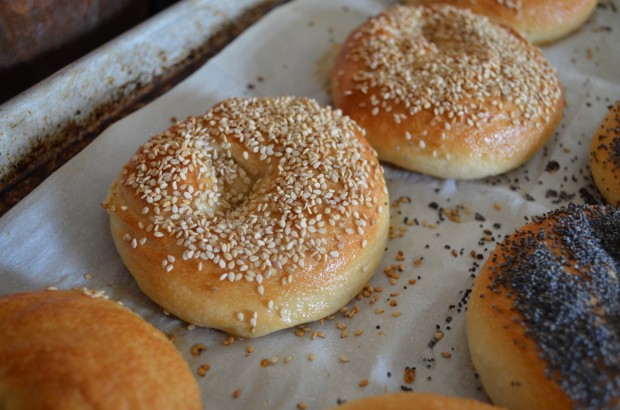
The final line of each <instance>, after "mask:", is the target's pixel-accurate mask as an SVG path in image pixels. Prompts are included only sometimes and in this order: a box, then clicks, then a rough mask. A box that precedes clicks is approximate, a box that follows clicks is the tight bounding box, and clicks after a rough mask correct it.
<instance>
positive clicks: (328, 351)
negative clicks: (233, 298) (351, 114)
mask: <svg viewBox="0 0 620 410" xmlns="http://www.w3.org/2000/svg"><path fill="white" fill-rule="evenodd" d="M391 3H392V2H391V1H382V0H363V1H361V0H355V1H353V0H352V1H344V0H326V1H323V0H305V1H304V0H299V1H295V2H292V3H289V4H287V5H285V6H283V7H280V8H278V9H276V10H274V11H273V12H271V13H270V14H268V15H267V16H266V17H264V18H263V19H262V20H261V21H260V22H259V23H258V24H256V25H254V26H253V27H251V28H250V29H248V30H247V31H246V32H245V33H244V34H243V35H242V36H240V37H239V38H238V39H237V40H235V41H234V42H233V43H232V44H231V45H230V46H229V47H227V48H226V49H225V50H224V51H223V52H221V53H220V54H219V55H218V56H217V57H216V58H214V59H212V60H211V61H210V62H209V63H208V64H207V65H205V66H204V67H203V68H202V69H200V70H199V71H198V72H196V73H195V74H194V75H192V76H191V77H190V78H188V79H187V80H186V81H184V82H183V83H181V84H180V85H179V86H177V87H176V88H174V89H173V90H171V91H170V92H169V93H167V94H165V95H164V96H162V97H161V98H159V99H157V100H156V101H154V102H153V103H151V104H149V105H148V106H146V107H145V108H143V109H141V110H140V111H138V112H136V113H134V114H132V115H131V116H129V117H127V118H125V119H124V120H122V121H120V122H118V123H117V124H115V125H113V126H112V127H110V128H109V129H108V130H107V131H106V132H104V133H103V134H102V135H101V136H100V137H99V138H97V139H96V140H95V141H94V142H93V143H92V144H91V145H90V146H89V147H88V148H87V149H85V150H84V151H83V152H82V153H81V154H79V155H78V156H77V157H75V158H74V159H73V160H71V161H70V162H69V163H67V164H66V165H65V166H64V167H63V168H61V169H60V170H59V171H58V172H56V173H55V174H53V175H52V176H51V177H50V178H49V179H48V180H47V181H46V182H45V183H44V184H42V185H41V186H40V187H39V188H37V189H36V190H35V191H34V192H33V193H32V194H31V195H29V196H28V197H27V198H26V199H24V200H23V201H22V202H21V203H20V204H19V205H18V206H16V207H15V208H13V209H12V210H11V211H9V212H8V213H7V214H6V215H5V216H4V217H3V218H2V219H0V249H2V258H0V275H1V279H0V293H2V294H8V293H12V292H18V291H29V290H38V289H43V288H46V287H48V286H55V287H58V288H71V287H87V288H90V289H101V290H104V291H105V292H106V294H107V295H108V296H109V297H110V298H112V299H115V300H120V301H122V302H123V303H124V304H125V305H126V306H128V307H130V308H132V309H134V310H135V311H137V312H138V313H139V314H141V315H142V316H143V317H145V318H146V319H147V320H148V321H149V322H151V323H152V324H154V325H155V326H156V327H158V328H159V329H161V330H162V331H163V332H165V333H166V334H168V335H171V336H173V337H174V343H175V345H176V346H177V347H178V349H179V351H180V352H181V354H182V355H183V357H184V358H185V359H186V360H187V361H188V362H189V364H190V367H191V369H192V371H193V372H194V374H195V376H196V378H197V380H198V383H199V385H200V388H201V391H202V394H203V400H204V403H205V406H206V407H208V408H230V409H232V408H240V409H241V408H244V409H245V408H278V409H280V408H296V406H299V407H304V405H303V404H300V403H304V404H306V405H307V407H308V408H312V409H322V408H327V407H330V406H335V405H336V404H337V403H338V402H342V401H347V400H351V399H354V398H358V397H362V396H367V395H372V394H380V393H384V392H395V391H402V390H414V391H430V392H438V393H444V394H449V395H455V396H465V397H472V398H478V399H481V400H487V398H486V396H485V394H484V392H483V391H482V389H481V387H480V385H479V382H478V380H477V379H476V377H475V371H474V369H473V368H472V365H471V362H470V359H469V355H468V350H467V342H466V339H465V333H464V324H465V314H464V312H465V311H464V306H463V302H464V300H466V297H467V289H468V288H469V287H470V286H471V283H472V281H473V278H472V277H473V275H474V274H475V273H476V272H477V267H478V266H479V265H481V264H482V262H483V259H484V257H485V256H486V255H488V253H489V252H490V251H491V250H492V249H493V247H494V243H495V241H498V240H500V239H501V238H502V237H503V236H504V235H505V234H508V233H510V232H511V231H512V230H513V229H515V228H517V227H518V226H520V225H522V224H523V222H524V218H526V217H530V216H532V215H536V214H540V213H542V212H545V211H547V210H550V209H553V208H556V207H559V206H561V205H565V204H567V203H568V201H569V200H572V201H574V202H578V203H583V202H584V201H597V200H599V197H598V196H597V194H596V190H595V189H594V187H593V185H592V181H591V177H590V173H589V169H588V166H587V151H588V147H589V144H590V140H591V136H592V133H593V132H594V130H595V129H596V128H597V126H598V124H599V122H600V120H601V118H602V117H603V115H604V114H605V112H606V110H607V106H608V105H609V104H611V103H612V102H613V101H614V100H615V99H616V98H620V78H619V76H620V74H619V73H620V61H619V59H620V57H619V56H620V41H619V40H620V24H619V21H620V20H619V19H618V13H617V11H616V8H615V7H614V3H613V2H610V1H607V2H602V3H601V4H600V5H599V7H598V8H597V10H596V12H595V14H594V16H593V17H592V18H591V19H590V21H589V22H588V23H587V24H586V25H585V26H584V27H583V28H582V29H581V30H580V31H579V32H578V33H576V34H575V35H573V36H571V37H569V38H567V39H565V40H562V41H560V42H559V43H557V44H555V45H552V46H548V47H545V48H544V49H543V51H544V54H545V55H546V56H547V57H548V58H549V59H550V61H551V63H552V64H553V65H554V66H555V67H556V68H557V69H558V72H559V76H560V79H561V81H562V83H563V85H564V87H565V90H566V96H567V108H566V111H565V116H564V119H563V121H562V123H561V125H560V126H559V128H558V130H557V132H556V134H555V136H554V137H553V138H552V140H551V141H550V142H549V143H548V144H547V145H546V146H545V148H544V149H543V150H542V151H541V152H539V153H538V154H537V155H536V156H535V157H534V158H533V159H532V160H531V161H529V162H528V163H527V164H526V165H525V166H523V167H521V168H519V169H517V170H515V171H513V172H510V173H508V174H505V175H503V176H499V177H493V178H488V179H483V180H478V181H467V182H463V181H454V180H440V179H436V178H432V177H427V176H423V175H419V174H416V173H412V172H407V171H403V170H398V169H395V168H393V167H390V166H387V165H386V176H387V179H388V188H389V192H390V198H391V201H392V205H391V213H392V216H391V225H392V232H391V239H390V240H389V242H388V248H387V251H386V253H385V256H384V259H383V261H382V264H381V266H380V268H379V269H378V270H377V272H376V274H375V276H374V277H373V278H372V280H371V282H370V283H371V284H372V286H374V287H375V288H377V287H379V288H381V289H382V291H381V292H373V293H372V295H371V297H362V298H361V300H357V299H355V300H353V301H352V302H351V303H350V304H349V305H348V306H347V311H346V312H339V313H336V314H335V315H334V316H333V317H330V318H328V319H325V320H323V321H319V322H313V323H309V324H307V325H306V326H305V327H304V329H303V330H302V329H297V328H293V329H287V330H283V331H280V332H277V333H275V334H272V335H268V336H265V337H262V338H260V339H254V340H250V339H248V340H237V339H235V340H231V338H230V337H229V336H228V335H226V334H224V333H222V332H219V331H216V330H211V329H201V328H192V326H188V325H187V324H186V323H184V322H182V321H180V320H178V319H176V318H174V317H171V316H166V315H165V314H164V313H163V312H162V310H161V308H159V307H158V306H157V305H155V304H154V303H152V302H151V301H150V300H149V299H148V298H146V297H145V296H144V295H143V294H142V293H141V292H140V291H139V289H138V287H137V286H136V284H135V282H134V281H133V279H132V278H131V276H130V274H129V273H128V271H127V270H126V269H125V268H124V266H123V265H122V263H121V261H120V258H119V257H118V255H117V253H116V251H115V249H114V246H113V243H112V239H111V237H110V233H109V229H108V226H107V216H106V213H105V211H104V210H103V209H101V208H100V207H99V204H100V202H101V201H102V200H103V199H104V198H105V196H106V191H107V189H108V186H109V185H110V184H111V182H112V181H113V179H114V178H115V176H116V174H117V173H118V171H119V170H120V169H121V167H122V165H123V164H124V163H125V162H126V161H127V160H128V159H129V158H130V156H131V155H132V154H133V152H134V151H135V150H136V148H137V147H138V146H139V145H140V144H142V143H143V142H144V141H146V139H148V137H149V135H151V134H154V133H157V132H159V131H161V130H163V129H165V128H167V127H168V126H169V125H170V119H171V118H172V117H176V118H179V119H183V118H185V117H186V116H188V115H200V114H202V113H203V112H204V111H206V110H207V109H208V108H209V107H210V106H211V105H213V104H214V103H216V102H218V101H219V100H221V99H223V98H226V97H228V96H263V95H298V96H309V97H313V98H316V99H317V100H319V101H320V102H321V103H324V104H328V103H329V97H328V95H327V94H326V93H325V91H324V87H323V86H322V83H323V82H324V78H322V77H321V73H323V72H325V70H324V69H322V68H324V67H325V61H326V60H328V57H329V56H330V55H331V53H332V51H333V48H334V45H337V44H339V43H341V42H342V41H343V40H344V38H345V37H346V35H347V34H348V33H349V32H350V31H351V30H352V29H353V28H354V27H355V26H357V25H358V24H360V23H362V22H363V21H364V20H365V19H366V18H367V17H368V16H370V15H373V14H376V13H378V12H379V11H380V10H382V9H384V8H385V7H387V6H388V5H390V4H391ZM398 265H402V270H401V269H400V267H399V266H398ZM386 268H387V269H386ZM385 271H387V272H388V273H389V274H390V275H391V276H392V277H389V276H388V275H387V274H386V273H385ZM394 273H396V275H395V274H394ZM397 276H398V277H397ZM372 296H374V298H373V297H372ZM393 301H396V302H393ZM351 312H353V313H354V314H353V313H351ZM345 327H346V328H345ZM347 331H348V336H346V337H343V336H345V333H346V332H347ZM360 332H361V334H359V335H356V333H360ZM433 335H435V336H433ZM231 342H232V343H231ZM196 343H202V344H204V345H205V346H207V348H208V349H207V351H206V352H204V353H202V354H201V355H200V356H194V355H193V354H192V352H191V347H192V346H193V345H195V344H196ZM203 364H207V365H209V370H208V371H207V372H206V373H205V375H204V376H200V375H199V374H198V370H199V368H200V366H201V365H203ZM412 369H415V371H412ZM413 375H415V378H414V380H412V376H413ZM366 382H367V385H365V384H366ZM360 384H361V385H362V386H360ZM364 385H365V386H364Z"/></svg>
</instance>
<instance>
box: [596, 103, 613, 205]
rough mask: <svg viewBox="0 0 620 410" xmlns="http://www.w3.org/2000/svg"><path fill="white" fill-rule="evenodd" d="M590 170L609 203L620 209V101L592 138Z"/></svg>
mask: <svg viewBox="0 0 620 410" xmlns="http://www.w3.org/2000/svg"><path fill="white" fill-rule="evenodd" d="M590 169H591V170H592V176H593V177H594V182H595V183H596V186H597V187H598V190H599V191H600V192H601V194H602V195H603V197H604V198H605V200H606V201H607V203H609V204H610V205H613V206H616V207H620V101H616V103H615V104H614V105H613V106H612V107H611V109H610V110H609V113H608V114H607V116H606V117H605V119H604V120H603V123H602V124H601V126H600V127H599V129H598V130H597V131H596V133H595V134H594V137H593V138H592V144H591V145H590Z"/></svg>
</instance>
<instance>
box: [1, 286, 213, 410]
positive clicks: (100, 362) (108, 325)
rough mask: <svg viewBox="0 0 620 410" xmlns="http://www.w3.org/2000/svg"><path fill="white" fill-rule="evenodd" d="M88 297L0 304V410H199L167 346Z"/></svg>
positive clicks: (23, 296) (108, 304)
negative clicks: (0, 330)
mask: <svg viewBox="0 0 620 410" xmlns="http://www.w3.org/2000/svg"><path fill="white" fill-rule="evenodd" d="M99 296H100V295H99V293H97V292H94V291H87V290H84V291H83V292H80V291H60V290H58V291H41V292H30V293H18V294H13V295H6V296H0V328H1V329H2V332H0V408H3V409H13V410H21V409H24V410H26V409H58V410H64V409H101V410H108V409H109V410H114V409H170V410H172V409H181V408H182V409H188V410H189V409H194V410H197V409H201V408H202V405H201V400H200V392H199V390H198V383H197V382H196V379H195V378H194V376H193V375H192V373H191V372H190V369H189V366H188V365H187V363H185V361H184V360H183V358H182V357H181V355H180V354H179V352H178V351H177V350H176V349H175V347H174V345H173V344H172V343H170V341H169V340H168V338H167V337H166V336H165V335H164V334H163V333H161V332H160V331H159V330H157V329H155V328H154V327H153V326H151V325H150V324H149V323H147V322H146V321H145V320H143V319H142V318H141V317H139V316H138V315H136V314H134V313H133V312H131V311H130V310H129V309H126V308H124V307H122V306H121V305H119V304H118V303H116V302H112V301H110V300H106V299H104V298H103V297H99Z"/></svg>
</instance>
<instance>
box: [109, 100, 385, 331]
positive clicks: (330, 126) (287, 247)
mask: <svg viewBox="0 0 620 410" xmlns="http://www.w3.org/2000/svg"><path fill="white" fill-rule="evenodd" d="M387 204H388V194H387V188H386V185H385V180H384V178H383V169H382V168H381V166H380V165H379V162H378V160H377V157H376V153H375V152H374V150H373V149H372V148H371V147H370V145H368V143H367V142H366V140H365V139H364V138H363V130H362V129H361V128H360V127H358V126H357V125H356V124H355V123H354V122H353V121H351V120H350V119H349V118H347V117H345V116H343V115H342V113H341V112H340V111H335V110H332V109H330V108H323V107H320V106H319V105H318V104H317V103H316V102H314V101H312V100H309V99H304V98H291V97H281V98H259V99H256V98H254V99H238V98H232V99H227V100H225V101H223V102H221V103H219V104H217V105H215V106H214V107H213V108H212V109H211V110H209V111H208V112H207V113H206V114H205V115H204V116H202V117H192V118H189V119H187V120H186V121H184V122H182V123H178V124H176V125H175V126H173V127H172V128H171V129H169V130H167V131H165V132H163V133H162V134H160V135H157V136H155V137H153V138H152V139H151V140H150V141H148V142H147V143H146V144H144V145H143V146H142V147H140V148H139V149H138V151H137V152H136V154H135V155H134V156H133V158H132V159H131V160H130V161H129V163H128V164H127V165H126V166H125V167H124V169H123V171H122V172H121V174H120V175H119V177H118V179H117V181H116V182H115V183H114V184H113V185H112V187H111V188H110V192H109V195H108V198H107V200H106V202H105V204H104V206H105V207H106V208H107V209H108V212H109V214H110V225H111V228H112V236H113V238H114V242H115V244H116V247H117V249H118V251H119V253H120V255H121V257H122V259H123V261H124V263H125V265H126V266H127V267H128V269H129V270H130V272H131V273H132V274H133V276H134V278H135V279H136V280H137V282H138V284H139V285H140V288H141V289H142V290H143V291H144V292H145V293H146V294H147V295H148V296H149V297H151V298H152V299H153V300H154V301H155V302H157V303H158V304H160V305H161V306H162V307H163V308H164V309H166V310H167V311H169V312H170V313H173V314H175V315H176V316H178V317H180V318H181V319H183V320H186V321H188V322H190V323H193V324H196V325H199V326H208V327H214V328H217V329H222V330H224V331H226V332H229V333H232V334H235V335H241V336H245V337H257V336H261V335H264V334H267V333H270V332H274V331H276V330H279V329H283V328H286V327H290V326H294V325H296V324H299V323H304V322H308V321H312V320H316V319H319V318H322V317H324V316H326V315H329V314H331V313H333V312H335V311H336V310H338V309H340V308H341V307H342V306H344V305H345V304H346V303H347V302H348V301H349V300H350V299H351V298H352V297H353V296H355V295H356V294H357V293H358V292H359V291H360V290H361V288H362V287H363V286H364V285H365V284H366V283H367V281H368V279H369V278H370V276H371V275H372V274H373V272H374V270H375V268H376V266H377V265H378V263H379V261H380V259H381V256H382V255H383V251H384V246H385V243H386V240H387V232H388V224H389V221H388V219H389V214H388V212H389V210H388V208H389V207H388V206H387Z"/></svg>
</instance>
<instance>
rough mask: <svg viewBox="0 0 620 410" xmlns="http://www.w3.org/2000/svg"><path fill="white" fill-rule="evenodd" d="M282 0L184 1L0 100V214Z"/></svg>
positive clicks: (201, 63) (199, 64) (191, 70)
mask: <svg viewBox="0 0 620 410" xmlns="http://www.w3.org/2000/svg"><path fill="white" fill-rule="evenodd" d="M286 1H287V0H235V1H229V0H184V1H182V2H180V3H177V4H175V5H173V6H171V7H170V8H168V9H167V10H165V11H163V12H161V13H159V14H158V15H156V16H154V17H153V18H151V19H149V20H147V21H146V22H144V23H142V24H140V25H138V26H136V27H135V28H133V29H131V30H129V31H128V32H126V33H124V34H123V35H121V36H119V37H117V38H116V39H114V40H112V41H110V42H109V43H107V44H105V45H103V46H101V47H100V48H98V49H96V50H95V51H93V52H91V53H90V54H88V55H86V56H85V57H83V58H81V59H79V60H78V61H76V62H74V63H72V64H71V65H69V66H67V67H66V68H64V69H62V70H60V71H59V72H57V73H56V74H54V75H52V76H51V77H49V78H48V79H46V80H44V81H42V82H41V83H39V84H37V85H35V86H34V87H32V88H30V89H29V90H27V91H25V92H23V93H21V94H20V95H18V96H16V97H15V98H13V99H11V100H9V101H8V102H6V103H4V104H3V105H1V106H0V216H1V215H3V214H4V213H6V211H8V209H10V208H11V207H12V206H14V205H15V204H16V203H17V202H19V200H21V199H22V198H23V197H24V196H26V195H27V194H28V193H29V192H30V191H31V190H32V189H34V188H35V187H36V186H37V185H38V184H40V183H41V182H42V181H43V180H44V179H45V178H46V177H47V176H49V175H50V174H51V173H52V172H53V171H54V170H55V169H57V168H58V167H60V166H61V165H62V164H64V163H65V162H66V161H67V160H69V159H70V158H71V157H73V156H74V155H75V154H76V153H78V152H79V151H80V150H81V149H82V148H84V147H85V146H86V145H88V143H89V142H90V141H92V139H94V138H95V137H96V136H97V135H99V134H100V133H101V132H102V131H103V130H104V129H105V128H106V127H107V126H108V125H109V124H111V123H112V122H114V121H116V120H118V119H120V118H122V117H123V116H125V115H127V114H129V113H131V112H133V111H134V110H136V109H137V108H139V107H141V106H142V105H144V104H146V103H147V102H149V101H151V100H152V99H154V98H155V97H157V96H158V95H161V94H162V93H164V92H165V91H166V90H168V89H169V88H171V87H172V86H174V85H175V84H177V83H178V82H179V81H181V80H182V79H183V78H185V77H187V76H188V75H189V74H190V73H192V72H193V71H195V70H196V69H197V68H198V67H200V66H201V65H203V64H204V63H205V62H206V61H208V59H209V58H210V57H212V56H213V55H215V54H216V53H217V52H218V51H220V50H221V49H222V48H223V47H224V46H225V45H226V44H228V43H229V42H230V41H231V40H232V39H233V38H234V37H236V36H237V35H238V34H239V33H241V32H242V31H243V30H244V29H245V28H247V27H249V26H250V25H251V24H252V23H254V22H255V21H256V20H258V19H259V18H260V17H262V16H263V15H264V14H266V13H267V12H268V11H269V10H271V9H272V8H273V7H275V6H277V5H279V4H282V3H285V2H286Z"/></svg>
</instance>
